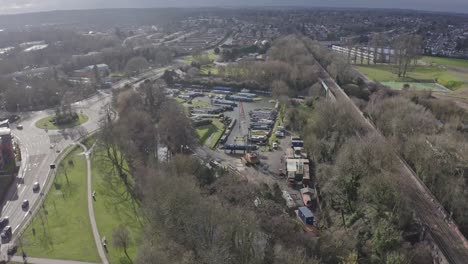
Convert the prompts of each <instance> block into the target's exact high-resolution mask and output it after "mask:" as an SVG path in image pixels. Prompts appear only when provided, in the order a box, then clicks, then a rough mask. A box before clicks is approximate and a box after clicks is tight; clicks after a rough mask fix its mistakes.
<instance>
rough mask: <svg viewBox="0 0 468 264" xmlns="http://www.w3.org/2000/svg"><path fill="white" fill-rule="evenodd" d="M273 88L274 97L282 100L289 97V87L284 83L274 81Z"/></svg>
mask: <svg viewBox="0 0 468 264" xmlns="http://www.w3.org/2000/svg"><path fill="white" fill-rule="evenodd" d="M271 86H272V94H273V97H275V98H281V97H288V96H289V86H288V84H287V83H285V82H284V81H274V82H273V83H272V85H271Z"/></svg>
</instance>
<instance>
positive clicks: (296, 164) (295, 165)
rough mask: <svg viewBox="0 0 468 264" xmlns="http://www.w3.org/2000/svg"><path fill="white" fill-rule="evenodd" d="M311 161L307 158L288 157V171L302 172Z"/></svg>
mask: <svg viewBox="0 0 468 264" xmlns="http://www.w3.org/2000/svg"><path fill="white" fill-rule="evenodd" d="M308 163H309V160H307V159H286V169H287V171H288V172H297V173H300V174H302V173H303V172H304V167H307V165H306V164H308Z"/></svg>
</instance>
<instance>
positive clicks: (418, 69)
mask: <svg viewBox="0 0 468 264" xmlns="http://www.w3.org/2000/svg"><path fill="white" fill-rule="evenodd" d="M356 68H357V69H358V70H359V71H360V72H361V73H363V74H365V75H366V76H367V77H369V78H370V79H372V80H376V81H381V82H434V81H436V82H438V83H439V84H441V85H443V86H445V87H447V88H449V89H451V90H455V89H458V88H460V87H462V86H463V85H464V82H463V81H461V80H460V79H459V78H457V77H456V76H455V75H453V74H452V73H450V72H449V71H447V70H446V69H443V68H440V67H437V66H412V69H411V70H410V71H408V73H407V77H406V78H400V77H398V75H397V74H396V73H395V69H394V66H391V65H387V64H377V65H360V66H356Z"/></svg>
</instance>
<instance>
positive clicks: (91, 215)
mask: <svg viewBox="0 0 468 264" xmlns="http://www.w3.org/2000/svg"><path fill="white" fill-rule="evenodd" d="M80 146H81V147H82V148H83V149H84V153H85V156H86V165H87V173H88V214H89V220H90V221H91V228H92V230H93V236H94V241H95V242H96V247H97V250H98V253H99V257H100V258H101V262H102V264H109V260H108V259H107V255H106V252H105V251H104V247H103V245H102V241H101V237H100V236H99V231H98V228H97V223H96V217H95V215H94V199H93V194H92V193H93V191H92V186H91V185H92V174H91V157H90V153H91V150H92V149H93V147H94V146H93V147H91V150H89V151H88V149H87V148H86V146H85V145H83V144H80Z"/></svg>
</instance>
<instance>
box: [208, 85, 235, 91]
mask: <svg viewBox="0 0 468 264" xmlns="http://www.w3.org/2000/svg"><path fill="white" fill-rule="evenodd" d="M213 90H219V91H232V90H233V89H232V88H230V87H223V86H215V87H213Z"/></svg>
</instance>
